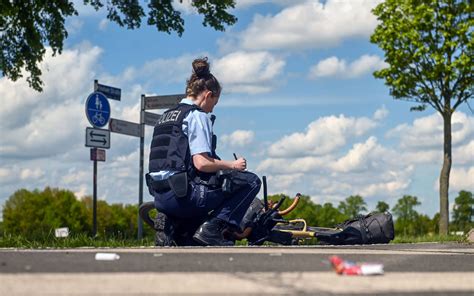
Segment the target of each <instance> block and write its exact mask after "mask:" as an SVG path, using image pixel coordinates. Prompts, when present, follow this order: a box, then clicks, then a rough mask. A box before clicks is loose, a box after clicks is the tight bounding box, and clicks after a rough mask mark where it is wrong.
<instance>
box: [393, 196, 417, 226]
mask: <svg viewBox="0 0 474 296" xmlns="http://www.w3.org/2000/svg"><path fill="white" fill-rule="evenodd" d="M420 204H421V203H420V202H419V201H418V198H417V197H416V196H411V195H404V196H403V197H402V198H400V199H399V200H398V201H397V204H396V205H395V206H394V207H393V209H392V211H393V213H394V215H395V216H396V217H397V220H396V221H395V231H396V232H400V231H403V234H404V235H415V234H416V233H417V230H416V227H417V225H416V220H417V218H418V212H417V211H416V210H415V207H416V206H418V205H420Z"/></svg>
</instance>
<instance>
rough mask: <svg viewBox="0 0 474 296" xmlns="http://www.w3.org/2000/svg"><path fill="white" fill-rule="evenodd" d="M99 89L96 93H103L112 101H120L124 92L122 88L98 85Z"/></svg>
mask: <svg viewBox="0 0 474 296" xmlns="http://www.w3.org/2000/svg"><path fill="white" fill-rule="evenodd" d="M96 88H97V89H96V90H95V91H98V92H101V93H103V94H104V95H105V96H106V97H107V98H109V99H112V100H117V101H120V97H121V96H122V90H121V89H120V88H116V87H112V86H108V85H103V84H99V83H97V87H96Z"/></svg>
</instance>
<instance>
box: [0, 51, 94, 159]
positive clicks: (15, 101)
mask: <svg viewBox="0 0 474 296" xmlns="http://www.w3.org/2000/svg"><path fill="white" fill-rule="evenodd" d="M50 53H51V51H50V50H49V49H48V50H47V54H46V58H45V61H44V62H43V63H42V64H41V69H42V71H43V75H42V79H43V82H44V91H43V92H42V93H37V92H35V91H33V90H32V89H31V88H29V86H28V85H27V83H26V80H25V79H20V80H19V81H17V82H12V81H10V80H8V79H7V78H5V77H4V78H2V79H0V117H1V118H2V121H1V123H0V131H1V134H2V141H1V142H0V153H1V154H2V157H7V158H8V157H20V158H34V157H45V156H49V155H57V154H60V153H65V152H67V151H69V150H70V149H71V147H72V146H73V145H78V142H79V140H80V139H82V138H83V135H82V133H81V134H79V133H80V131H81V130H82V127H84V125H85V124H86V120H85V116H84V106H83V105H82V104H81V102H82V101H83V100H84V99H85V97H86V93H87V89H91V88H92V83H91V81H93V78H92V77H93V75H94V70H93V68H94V65H95V63H96V62H97V60H98V58H99V56H100V53H101V49H100V48H98V47H91V46H88V45H82V46H81V47H78V48H75V49H71V50H64V51H63V54H61V55H58V56H56V57H51V56H50ZM72 69H74V70H72ZM79 135H82V136H79Z"/></svg>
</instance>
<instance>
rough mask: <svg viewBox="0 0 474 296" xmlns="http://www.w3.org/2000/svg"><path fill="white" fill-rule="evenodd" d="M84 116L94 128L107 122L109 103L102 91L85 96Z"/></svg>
mask: <svg viewBox="0 0 474 296" xmlns="http://www.w3.org/2000/svg"><path fill="white" fill-rule="evenodd" d="M86 116H87V119H88V120H89V122H90V123H91V124H92V126H93V127H96V128H100V127H103V126H105V125H106V124H107V122H109V118H110V104H109V101H108V100H107V98H106V97H105V95H104V94H103V93H100V92H93V93H91V94H90V95H89V97H87V101H86Z"/></svg>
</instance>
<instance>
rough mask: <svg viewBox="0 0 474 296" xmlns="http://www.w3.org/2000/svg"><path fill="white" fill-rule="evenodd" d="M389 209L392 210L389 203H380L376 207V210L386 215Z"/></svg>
mask: <svg viewBox="0 0 474 296" xmlns="http://www.w3.org/2000/svg"><path fill="white" fill-rule="evenodd" d="M389 208H390V206H389V205H388V203H386V202H384V201H379V202H377V206H376V207H375V210H376V211H377V212H379V213H384V212H386V211H387V210H388V209H389Z"/></svg>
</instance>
